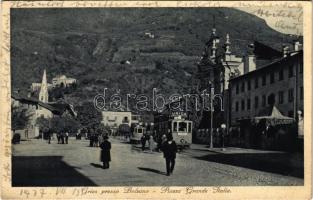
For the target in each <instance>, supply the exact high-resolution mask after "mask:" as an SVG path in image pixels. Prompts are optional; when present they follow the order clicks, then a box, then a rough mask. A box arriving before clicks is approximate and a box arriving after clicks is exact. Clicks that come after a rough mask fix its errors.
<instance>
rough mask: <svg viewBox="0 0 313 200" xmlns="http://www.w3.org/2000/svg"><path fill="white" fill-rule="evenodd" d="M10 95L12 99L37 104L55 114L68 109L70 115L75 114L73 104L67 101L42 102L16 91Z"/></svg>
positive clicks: (62, 112) (60, 113)
mask: <svg viewBox="0 0 313 200" xmlns="http://www.w3.org/2000/svg"><path fill="white" fill-rule="evenodd" d="M11 97H12V99H15V100H17V101H20V102H21V103H28V104H33V105H39V106H41V107H43V108H46V109H48V110H50V111H51V112H52V113H53V114H55V115H63V114H64V113H65V112H66V111H67V110H68V111H69V112H70V114H71V115H72V116H76V112H75V111H74V108H73V106H72V105H71V104H68V103H44V102H42V101H39V100H38V99H35V98H32V97H25V96H23V95H19V94H16V93H13V94H12V95H11Z"/></svg>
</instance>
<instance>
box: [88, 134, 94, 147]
mask: <svg viewBox="0 0 313 200" xmlns="http://www.w3.org/2000/svg"><path fill="white" fill-rule="evenodd" d="M93 139H94V134H93V133H91V134H90V135H89V146H90V147H93V141H94V140H93Z"/></svg>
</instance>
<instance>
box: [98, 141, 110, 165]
mask: <svg viewBox="0 0 313 200" xmlns="http://www.w3.org/2000/svg"><path fill="white" fill-rule="evenodd" d="M108 139H109V138H108V136H104V137H103V142H102V143H101V144H100V148H101V158H100V160H101V162H102V163H103V168H104V169H109V168H110V161H111V153H110V150H111V143H110V142H109V141H108Z"/></svg>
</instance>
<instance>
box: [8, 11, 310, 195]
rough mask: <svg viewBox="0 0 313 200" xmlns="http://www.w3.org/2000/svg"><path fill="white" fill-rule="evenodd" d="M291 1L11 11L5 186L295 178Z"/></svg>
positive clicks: (300, 167)
mask: <svg viewBox="0 0 313 200" xmlns="http://www.w3.org/2000/svg"><path fill="white" fill-rule="evenodd" d="M302 9H303V8H302V7H280V6H277V7H274V6H272V7H266V6H264V7H253V6H249V7H238V8H236V7H222V6H221V7H176V8H174V7H172V8H170V7H158V8H153V7H150V8H139V7H137V8H136V7H123V8H121V7H112V8H104V7H103V8H32V9H29V8H11V9H10V80H11V81H10V82H11V84H10V87H11V89H10V91H11V93H10V98H11V141H10V142H11V144H12V146H11V168H12V172H11V173H12V185H11V186H12V187H56V186H58V187H63V186H64V187H65V186H89V187H91V186H103V187H110V186H114V187H116V186H119V187H127V189H126V190H129V191H132V190H136V191H137V190H139V189H138V187H139V186H158V187H162V188H161V192H164V193H171V192H172V193H175V191H170V186H208V187H214V186H304V175H305V172H304V163H305V162H304V140H305V139H306V137H305V136H304V135H305V134H304V121H305V118H306V116H308V115H307V110H305V109H304V99H305V98H304V90H307V89H308V88H305V89H304V51H305V50H304V48H303V45H304V41H305V37H306V36H304V34H303V10H302ZM308 112H310V110H309V111H308ZM306 136H307V135H306ZM133 187H136V188H133ZM217 190H219V187H218V188H217ZM221 190H223V191H218V192H221V193H228V191H227V190H228V189H227V188H224V189H223V188H221ZM136 191H134V192H136ZM139 192H141V191H138V193H139Z"/></svg>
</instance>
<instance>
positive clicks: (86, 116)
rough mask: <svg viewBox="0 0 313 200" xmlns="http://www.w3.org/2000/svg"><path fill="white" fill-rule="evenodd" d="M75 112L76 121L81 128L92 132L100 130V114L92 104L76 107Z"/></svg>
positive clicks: (87, 103)
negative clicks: (76, 111)
mask: <svg viewBox="0 0 313 200" xmlns="http://www.w3.org/2000/svg"><path fill="white" fill-rule="evenodd" d="M77 110H78V113H77V119H78V121H79V122H80V124H81V125H82V126H83V127H85V128H87V129H88V130H93V131H97V130H98V129H99V130H102V128H103V127H102V126H101V121H102V115H101V112H100V111H98V110H97V109H96V108H95V107H94V105H93V103H92V102H85V103H83V105H81V106H79V107H77Z"/></svg>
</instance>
